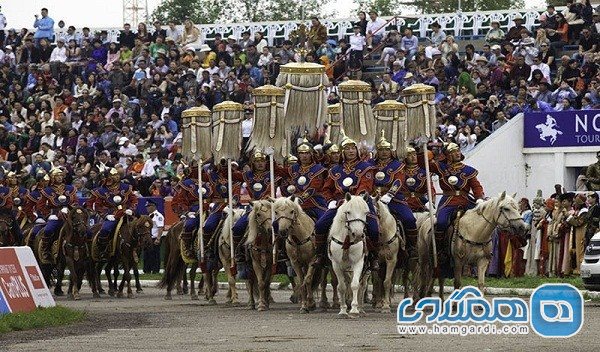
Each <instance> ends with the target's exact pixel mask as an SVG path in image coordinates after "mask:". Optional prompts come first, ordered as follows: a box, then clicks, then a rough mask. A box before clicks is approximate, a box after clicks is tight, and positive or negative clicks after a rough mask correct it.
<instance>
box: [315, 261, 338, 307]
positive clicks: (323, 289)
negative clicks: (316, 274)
mask: <svg viewBox="0 0 600 352" xmlns="http://www.w3.org/2000/svg"><path fill="white" fill-rule="evenodd" d="M328 272H329V269H327V267H324V268H323V269H322V275H323V276H322V277H321V282H320V283H319V287H320V288H321V300H320V302H319V307H321V309H322V310H324V311H326V310H327V309H328V308H331V306H330V305H329V302H328V301H327V274H328ZM334 294H336V292H335V289H334Z"/></svg>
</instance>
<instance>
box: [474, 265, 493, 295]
mask: <svg viewBox="0 0 600 352" xmlns="http://www.w3.org/2000/svg"><path fill="white" fill-rule="evenodd" d="M489 263H490V260H489V259H487V258H485V257H483V258H480V259H479V260H478V261H477V285H478V287H479V290H480V291H481V293H483V291H484V290H485V272H486V271H487V268H488V264H489Z"/></svg>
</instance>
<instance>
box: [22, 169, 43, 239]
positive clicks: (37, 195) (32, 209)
mask: <svg viewBox="0 0 600 352" xmlns="http://www.w3.org/2000/svg"><path fill="white" fill-rule="evenodd" d="M35 179H36V184H35V185H33V186H32V187H31V188H30V189H29V192H27V198H25V201H24V203H23V206H22V207H23V209H22V211H23V213H25V215H26V216H27V217H28V218H29V221H30V222H32V223H33V224H34V225H33V227H32V228H31V235H30V236H29V243H27V245H28V246H30V247H32V248H33V244H34V240H35V237H36V236H37V235H38V233H39V232H40V230H41V229H42V228H44V226H45V225H46V220H45V219H44V218H43V217H41V216H40V215H39V214H38V212H37V209H36V206H37V204H39V203H40V201H41V200H42V191H43V190H44V188H46V187H48V183H49V182H50V176H48V174H47V173H46V172H45V171H43V170H40V171H38V173H37V174H36V176H35Z"/></svg>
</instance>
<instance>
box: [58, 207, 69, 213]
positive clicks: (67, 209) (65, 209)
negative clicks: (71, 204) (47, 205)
mask: <svg viewBox="0 0 600 352" xmlns="http://www.w3.org/2000/svg"><path fill="white" fill-rule="evenodd" d="M60 212H61V213H63V214H65V215H67V214H69V208H67V207H63V208H62V209H60Z"/></svg>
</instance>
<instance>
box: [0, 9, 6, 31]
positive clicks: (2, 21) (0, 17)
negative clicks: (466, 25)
mask: <svg viewBox="0 0 600 352" xmlns="http://www.w3.org/2000/svg"><path fill="white" fill-rule="evenodd" d="M4 28H6V16H4V14H3V13H0V30H4Z"/></svg>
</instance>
